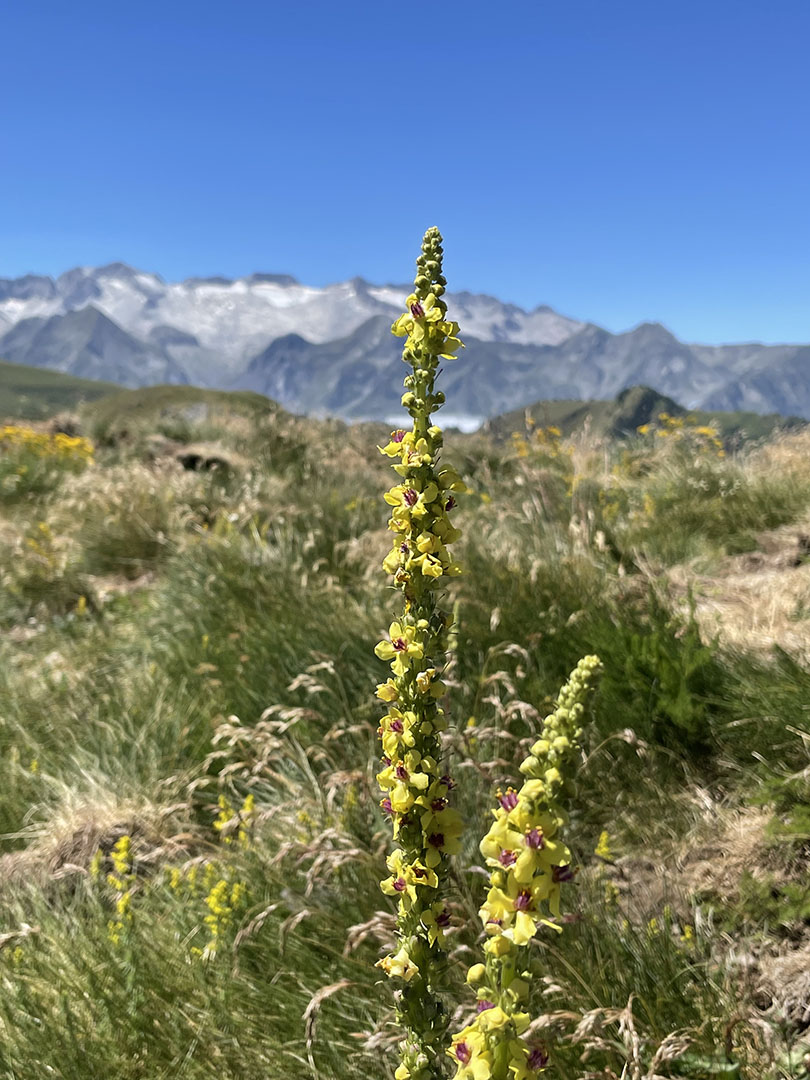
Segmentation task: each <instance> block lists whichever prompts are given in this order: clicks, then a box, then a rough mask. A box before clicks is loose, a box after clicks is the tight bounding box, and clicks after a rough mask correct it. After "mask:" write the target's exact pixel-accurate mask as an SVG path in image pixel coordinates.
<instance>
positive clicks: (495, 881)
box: [448, 656, 602, 1080]
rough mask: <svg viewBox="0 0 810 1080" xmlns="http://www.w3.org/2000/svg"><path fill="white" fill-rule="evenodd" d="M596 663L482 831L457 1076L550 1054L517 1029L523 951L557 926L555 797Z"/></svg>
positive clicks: (520, 1076)
mask: <svg viewBox="0 0 810 1080" xmlns="http://www.w3.org/2000/svg"><path fill="white" fill-rule="evenodd" d="M601 670H602V665H601V663H600V661H599V658H598V657H596V656H586V657H584V659H582V660H580V661H579V663H578V664H577V666H576V668H575V669H574V671H573V672H572V673H571V675H570V677H569V679H568V682H567V683H566V684H565V685H564V686H563V688H562V690H561V691H560V694H559V697H558V698H557V703H556V706H555V708H554V711H553V712H552V713H551V714H550V715H549V716H548V717H546V719H545V721H544V722H543V728H542V731H541V733H540V738H539V739H537V741H536V742H535V743H534V745H533V746H532V748H531V752H530V753H529V755H528V757H526V759H525V760H524V761H523V763H522V764H521V766H520V771H521V773H522V774H523V775H524V776H525V777H526V780H525V782H524V783H523V786H522V787H521V788H520V790H519V791H516V790H515V789H514V788H512V787H510V788H507V790H506V791H505V792H504V791H498V792H497V796H496V798H497V807H496V809H495V810H494V811H493V816H494V819H495V820H494V822H493V824H492V825H491V826H490V829H489V832H488V833H487V835H486V836H485V837H484V839H483V840H482V841H481V854H482V855H483V856H484V859H485V860H486V863H487V866H488V867H489V868H490V878H489V886H490V887H489V891H488V893H487V898H486V900H485V902H484V904H483V905H482V907H481V910H480V913H479V914H480V917H481V921H482V923H483V924H484V930H485V932H486V935H487V940H486V943H485V945H484V952H485V954H486V963H483V964H482V963H478V964H474V965H473V966H472V967H471V968H470V970H469V971H468V973H467V982H468V983H470V984H471V985H473V986H476V987H477V998H478V1001H477V1015H476V1017H475V1019H474V1020H473V1021H472V1022H471V1023H470V1024H468V1025H467V1026H466V1027H464V1028H463V1029H462V1030H461V1031H459V1032H458V1033H457V1034H456V1035H454V1036H453V1040H452V1045H451V1047H450V1049H449V1050H448V1053H449V1054H450V1056H451V1058H452V1060H453V1061H454V1062H455V1064H456V1066H457V1068H456V1073H455V1078H456V1080H490V1078H492V1080H531V1078H533V1077H534V1076H536V1074H537V1072H538V1071H539V1070H540V1069H542V1068H543V1067H544V1066H545V1065H546V1063H547V1060H548V1058H547V1054H546V1049H545V1047H544V1046H543V1045H542V1044H541V1043H535V1044H532V1043H531V1042H529V1041H527V1040H526V1039H525V1038H524V1033H525V1032H526V1030H527V1028H528V1027H529V1014H528V1012H526V1001H527V998H528V995H529V976H528V972H526V971H524V970H521V968H522V966H523V965H522V963H521V959H520V957H521V950H522V949H525V948H527V947H528V946H529V945H530V944H531V941H532V939H533V938H534V936H535V934H536V933H537V930H538V928H539V927H540V926H541V925H542V926H548V927H551V928H552V929H553V930H556V931H558V932H559V930H560V929H561V928H560V926H559V924H558V923H556V922H553V921H552V919H551V918H550V917H549V916H552V917H554V916H557V915H559V911H560V907H559V904H560V888H561V886H562V884H563V883H564V882H567V881H571V880H572V879H573V877H574V871H573V870H572V868H571V852H570V851H569V849H568V847H567V846H566V845H565V843H564V842H563V841H562V839H561V835H560V833H561V830H562V827H563V826H564V825H565V823H566V814H565V810H564V808H563V805H562V797H563V796H564V793H565V788H566V783H567V781H568V770H570V766H571V762H572V759H573V757H574V755H575V754H576V752H577V750H578V745H579V739H580V737H581V735H582V727H581V723H582V718H583V715H584V708H585V699H586V698H587V696H588V694H589V692H590V691H591V689H592V688H593V685H594V682H595V680H596V678H597V676H598V675H599V674H600V672H601Z"/></svg>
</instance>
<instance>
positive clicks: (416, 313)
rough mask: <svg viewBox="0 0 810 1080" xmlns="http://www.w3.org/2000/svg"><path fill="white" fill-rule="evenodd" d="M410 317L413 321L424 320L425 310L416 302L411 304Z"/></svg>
mask: <svg viewBox="0 0 810 1080" xmlns="http://www.w3.org/2000/svg"><path fill="white" fill-rule="evenodd" d="M411 315H413V317H414V318H415V319H424V317H425V309H424V308H423V307H422V305H421V304H420V303H419V301H418V300H417V301H416V303H414V304H411Z"/></svg>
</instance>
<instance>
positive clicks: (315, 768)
mask: <svg viewBox="0 0 810 1080" xmlns="http://www.w3.org/2000/svg"><path fill="white" fill-rule="evenodd" d="M8 412H9V416H12V415H13V410H12V409H11V408H10V409H9V410H8ZM440 417H441V414H439V419H440ZM32 423H33V422H32ZM9 425H10V426H11V425H13V421H11V420H9ZM645 427H646V430H645V431H643V432H642V433H639V434H637V435H635V436H634V437H632V438H630V439H625V440H616V439H612V438H610V437H608V436H604V437H603V436H601V435H599V434H598V433H596V432H594V431H588V430H587V429H586V430H585V431H584V432H583V431H582V430H581V429H579V430H577V431H574V432H573V434H571V435H567V436H563V434H562V433H561V432H560V431H559V430H558V429H557V428H556V427H554V426H550V427H549V426H539V424H535V423H533V422H531V420H528V421H526V422H523V421H521V423H520V424H519V426H518V430H516V431H515V432H514V433H513V434H510V435H509V436H508V437H506V438H499V439H496V438H495V437H494V436H490V435H485V434H476V435H453V434H452V433H451V434H449V435H448V436H447V440H446V449H445V454H444V458H445V460H446V461H448V462H450V463H452V464H453V465H454V466H455V467H456V468H458V470H459V471H460V473H461V474H462V475H463V477H464V478H465V481H466V483H467V484H468V486H469V488H470V489H471V493H470V494H468V495H466V496H464V497H463V498H462V499H461V500H460V502H461V506H460V507H459V509H458V510H457V511H456V513H457V515H458V524H459V525H460V527H461V528H462V529H463V533H464V538H463V540H462V541H460V543H459V544H458V559H459V561H460V562H461V563H462V565H463V567H464V574H463V576H462V577H461V578H459V579H458V582H457V584H456V585H455V586H454V591H453V595H452V598H451V602H452V605H453V606H454V610H455V614H456V624H455V631H454V633H455V642H454V655H453V658H452V661H451V666H450V670H449V672H448V674H447V677H446V680H445V681H446V682H447V683H448V685H449V688H450V695H449V711H450V715H451V718H452V721H453V722H452V725H451V732H450V734H449V737H448V753H449V755H450V759H451V767H452V771H453V774H454V776H455V777H456V779H457V781H458V788H457V795H458V800H457V805H458V806H459V808H460V809H461V811H462V813H463V815H464V817H465V821H466V823H467V826H468V828H467V832H466V840H465V846H464V850H463V853H462V855H461V856H460V857H459V858H458V859H457V860H456V866H455V871H454V874H455V877H454V891H453V897H452V922H453V926H452V929H451V931H450V932H449V936H448V940H449V954H450V974H449V978H450V980H451V983H452V984H453V986H454V994H455V996H454V1001H455V1002H457V1003H458V1015H457V1019H458V1021H459V1024H460V1023H462V1022H464V1019H465V1017H466V1016H467V1015H468V1014H469V1013H470V1011H471V1009H472V1008H473V1007H474V998H473V995H472V994H471V993H470V992H469V990H468V989H466V988H465V987H464V974H465V971H466V967H467V965H468V964H469V963H471V962H473V959H474V957H475V955H476V954H475V952H474V950H475V948H476V942H477V941H478V940H479V931H480V923H479V922H478V920H477V911H478V907H479V905H480V903H481V901H482V898H483V892H484V883H485V878H484V876H483V874H482V871H481V869H480V865H479V856H478V853H477V843H478V839H480V836H481V834H482V832H483V831H484V829H485V827H486V823H487V820H488V815H489V806H490V802H491V795H492V791H493V790H494V788H495V786H497V784H499V783H505V782H509V781H514V780H515V779H516V775H515V773H516V766H517V762H518V761H519V760H520V758H521V757H522V756H523V754H524V753H525V752H526V747H527V746H528V745H529V744H530V743H531V742H532V741H533V733H534V732H535V731H536V729H537V726H538V724H539V721H540V719H541V718H542V716H543V715H545V713H546V712H547V711H548V710H549V708H550V706H551V704H552V702H553V700H554V697H555V695H556V692H557V690H558V688H559V686H560V684H561V683H562V682H563V680H564V679H565V677H566V676H567V674H568V672H569V671H570V670H571V669H572V668H573V666H574V665H575V664H576V662H577V660H578V659H579V658H580V657H581V656H583V655H585V654H586V653H597V654H598V655H599V656H600V657H601V659H602V662H603V664H604V667H605V675H604V678H603V680H602V684H601V688H600V690H599V692H598V695H597V696H596V698H595V700H594V703H593V709H592V715H591V717H590V722H589V725H588V728H587V732H586V746H587V752H586V753H585V754H584V756H583V759H582V762H581V767H580V770H579V775H578V782H577V792H576V797H575V800H574V802H573V804H572V805H571V807H570V817H571V821H570V826H569V830H568V838H569V839H568V842H569V843H570V844H571V846H572V848H573V849H574V851H575V854H576V861H577V864H578V866H579V868H580V869H579V872H578V875H577V878H576V880H575V882H574V883H572V884H570V885H567V886H566V889H567V891H566V892H565V893H564V911H565V916H564V923H565V925H564V932H563V933H562V934H561V935H559V936H557V935H555V934H554V933H553V932H551V931H547V932H543V933H542V934H541V935H540V936H539V940H538V942H537V943H536V945H535V947H534V949H533V951H532V963H533V965H534V968H535V970H536V972H537V977H536V979H535V981H534V987H535V996H534V998H533V1000H532V1002H531V1013H532V1016H534V1017H536V1020H535V1028H536V1031H537V1034H538V1035H539V1036H541V1037H542V1038H543V1039H544V1040H545V1042H546V1043H547V1044H548V1047H549V1050H550V1053H551V1061H552V1066H551V1068H550V1069H549V1074H550V1075H551V1076H554V1077H558V1078H560V1080H584V1078H591V1080H619V1078H620V1077H623V1078H628V1080H629V1078H633V1080H644V1078H646V1080H653V1078H654V1077H676V1076H682V1077H692V1078H693V1080H702V1078H706V1080H710V1078H714V1077H737V1078H746V1080H800V1078H802V1077H807V1076H810V1068H805V1060H807V1062H808V1063H810V1036H808V1038H807V1041H805V1031H806V1029H807V1028H808V1026H810V974H808V972H810V932H809V931H808V927H809V926H810V885H808V859H810V716H808V709H810V667H808V664H810V568H808V559H810V540H808V537H807V535H806V534H805V530H807V531H808V532H810V528H809V527H808V526H810V434H808V433H806V432H804V431H793V432H782V433H779V432H777V433H774V434H772V435H771V436H769V437H768V438H767V440H764V439H760V440H758V441H749V442H747V443H745V444H742V445H741V444H740V441H739V440H737V441H736V442H735V444H734V446H731V445H729V444H728V443H726V442H723V440H722V439H721V438H719V437H718V435H717V434H716V433H715V429H714V428H713V427H711V426H710V424H709V423H708V422H707V421H706V418H703V417H701V418H697V419H696V420H690V418H689V417H688V416H687V417H683V416H678V417H672V416H670V415H667V414H664V415H663V416H662V417H661V418H659V419H657V420H654V421H653V422H652V423H651V424H650V425H649V426H647V425H645ZM33 428H34V429H35V430H31V433H30V434H29V435H27V436H19V435H17V436H13V437H12V436H11V435H9V434H8V430H9V429H8V428H6V429H0V537H2V542H3V550H4V557H3V559H2V561H1V562H0V599H1V601H2V602H0V620H2V630H3V633H2V637H1V638H0V833H2V848H0V852H2V854H0V984H1V986H2V993H0V1080H42V1078H43V1077H52V1078H58V1080H88V1078H98V1080H107V1078H110V1080H112V1078H115V1080H136V1078H143V1077H149V1078H154V1080H157V1078H174V1077H181V1078H188V1080H203V1078H206V1080H209V1078H212V1077H218V1078H222V1080H225V1078H233V1080H237V1078H238V1080H282V1078H284V1080H289V1078H294V1080H298V1078H300V1080H308V1078H312V1080H315V1078H318V1080H354V1078H357V1080H359V1078H361V1077H362V1078H365V1077H379V1078H380V1080H391V1077H392V1076H393V1069H394V1067H395V1055H394V1054H393V1052H392V1048H393V1047H394V1045H395V1043H396V1041H397V1039H398V1032H397V1030H396V1028H395V1027H394V1025H393V1024H392V1008H391V991H390V985H389V984H388V981H387V980H386V979H385V977H384V976H383V975H382V974H381V972H380V971H379V969H377V968H375V966H374V964H375V962H376V960H377V959H378V958H379V956H380V955H381V950H383V949H385V948H386V947H388V946H389V945H390V942H391V940H392V932H393V914H392V913H393V910H394V907H393V903H392V902H391V901H390V899H389V898H388V897H385V896H383V895H382V894H381V893H380V891H379V888H378V881H379V879H380V878H381V877H382V876H383V873H384V855H385V852H386V850H387V846H388V843H389V834H390V829H389V828H388V826H387V824H386V822H385V820H384V816H383V813H382V811H381V810H380V807H379V798H380V795H379V791H378V789H377V786H376V783H375V780H374V776H375V773H376V771H377V768H378V758H379V752H378V747H377V737H376V728H377V723H378V718H379V716H380V713H381V709H380V702H379V701H377V699H376V698H375V688H376V685H377V683H379V682H381V681H382V680H383V679H385V678H386V670H387V669H386V666H385V665H384V664H383V663H382V662H380V661H379V660H377V658H376V657H375V656H374V653H373V646H374V644H375V642H376V641H378V640H379V636H380V633H381V631H384V629H385V628H386V627H387V625H388V623H389V621H390V617H391V614H392V611H393V610H395V604H396V598H395V597H394V595H393V593H392V592H391V591H390V590H389V589H387V588H386V584H385V576H384V575H383V573H382V572H381V570H380V568H379V565H380V562H381V560H382V558H383V557H384V555H385V554H386V552H387V551H388V549H389V547H390V543H389V541H388V535H389V534H388V533H387V530H386V526H385V522H386V518H387V514H386V508H385V505H384V503H383V501H382V498H381V496H382V492H383V491H384V490H385V488H386V487H387V486H389V484H390V483H391V479H390V476H391V474H390V470H389V467H388V466H389V462H388V460H387V459H386V458H384V457H382V455H380V454H379V453H378V451H377V449H376V445H377V444H378V443H381V442H383V441H385V440H386V438H387V430H386V429H385V428H383V427H380V426H375V425H370V424H369V425H357V426H353V427H349V426H346V425H344V424H342V423H339V422H337V421H323V422H318V421H310V420H303V419H301V418H296V417H292V416H290V415H288V414H286V413H285V412H284V411H283V410H281V409H280V408H278V407H276V406H274V405H272V403H270V402H267V401H266V399H263V398H261V397H259V396H257V395H251V394H237V395H228V394H224V393H216V392H200V391H194V390H191V389H189V388H156V389H154V390H152V391H128V392H122V393H119V394H116V395H112V396H109V397H104V398H100V399H99V400H98V401H90V402H88V403H86V404H85V405H83V406H82V408H81V410H80V412H79V413H78V415H77V417H76V418H75V419H74V421H73V422H72V423H71V425H63V430H64V431H68V428H69V433H68V434H63V435H55V434H52V427H49V425H48V424H47V423H45V422H42V423H34V424H33ZM3 431H6V435H5V436H4V435H3ZM85 440H86V442H85ZM184 465H186V466H188V465H194V466H197V467H196V468H186V467H184ZM749 631H750V632H749ZM597 850H598V854H597ZM457 1026H458V1025H457Z"/></svg>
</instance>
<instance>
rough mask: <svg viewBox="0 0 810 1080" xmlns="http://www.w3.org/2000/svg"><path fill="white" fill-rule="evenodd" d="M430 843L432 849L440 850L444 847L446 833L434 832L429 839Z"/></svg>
mask: <svg viewBox="0 0 810 1080" xmlns="http://www.w3.org/2000/svg"><path fill="white" fill-rule="evenodd" d="M428 843H429V844H430V846H431V847H435V848H440V847H444V833H440V832H434V833H431V834H430V836H429V837H428Z"/></svg>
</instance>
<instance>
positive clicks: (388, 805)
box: [380, 799, 394, 815]
mask: <svg viewBox="0 0 810 1080" xmlns="http://www.w3.org/2000/svg"><path fill="white" fill-rule="evenodd" d="M380 806H381V807H382V808H383V810H384V811H385V813H386V814H392V815H393V813H394V808H393V806H392V805H391V800H390V799H383V801H382V802H381V803H380Z"/></svg>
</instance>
